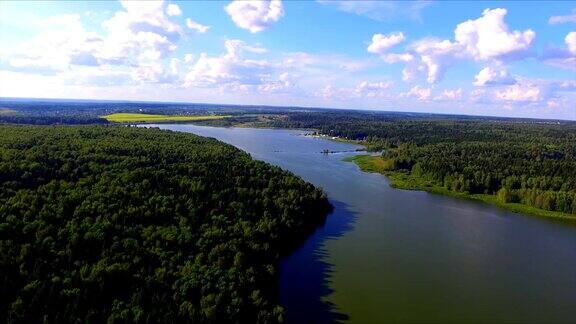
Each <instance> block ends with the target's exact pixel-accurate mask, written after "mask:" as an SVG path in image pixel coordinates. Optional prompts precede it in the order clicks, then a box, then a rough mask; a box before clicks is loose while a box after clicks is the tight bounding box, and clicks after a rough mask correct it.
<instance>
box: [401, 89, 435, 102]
mask: <svg viewBox="0 0 576 324" xmlns="http://www.w3.org/2000/svg"><path fill="white" fill-rule="evenodd" d="M431 95H432V89H430V88H423V87H420V86H414V87H413V88H412V89H410V90H409V91H408V92H402V93H400V95H399V97H400V98H416V99H417V100H420V101H426V100H428V99H430V96H431Z"/></svg>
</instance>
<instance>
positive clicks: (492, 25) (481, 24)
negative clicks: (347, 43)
mask: <svg viewBox="0 0 576 324" xmlns="http://www.w3.org/2000/svg"><path fill="white" fill-rule="evenodd" d="M506 14H507V10H506V9H502V8H497V9H486V10H484V11H483V12H482V16H481V17H480V18H477V19H474V20H467V21H465V22H462V23H460V24H458V25H457V26H456V28H455V30H454V41H451V40H440V39H435V38H425V39H421V40H418V41H415V42H413V43H412V44H410V45H409V46H408V47H407V48H406V52H405V53H385V54H383V55H381V57H382V59H383V60H384V61H385V62H387V63H397V62H403V63H405V64H406V67H405V69H404V70H403V72H402V73H403V79H404V80H405V81H411V80H413V79H414V78H415V77H416V76H417V75H419V74H422V73H425V74H426V75H427V77H426V79H427V81H428V82H429V83H436V82H438V81H440V80H441V79H442V77H443V75H444V73H445V71H446V69H447V68H448V67H449V66H450V65H452V64H454V63H455V62H456V61H458V60H465V59H469V60H475V61H482V62H504V61H508V60H512V59H520V58H523V57H525V56H526V55H528V53H529V50H530V48H531V46H532V43H533V41H534V38H535V35H536V33H535V32H534V31H533V30H531V29H527V30H524V31H517V30H514V31H510V30H509V28H508V26H507V25H506V23H505V21H504V18H505V16H506ZM373 43H374V42H373ZM385 44H387V43H385ZM388 48H389V47H388ZM388 48H385V49H384V50H387V49H388ZM375 49H376V47H374V51H373V52H376V50H375ZM380 54H382V53H380Z"/></svg>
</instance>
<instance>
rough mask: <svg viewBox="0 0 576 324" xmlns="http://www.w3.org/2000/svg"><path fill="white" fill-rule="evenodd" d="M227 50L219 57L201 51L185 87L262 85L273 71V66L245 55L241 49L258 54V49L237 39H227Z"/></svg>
mask: <svg viewBox="0 0 576 324" xmlns="http://www.w3.org/2000/svg"><path fill="white" fill-rule="evenodd" d="M224 46H225V48H226V53H224V54H222V55H220V56H209V55H208V54H206V53H202V54H200V57H199V58H198V60H197V61H196V63H195V64H194V65H193V66H192V68H191V69H190V71H189V72H188V74H187V75H186V86H189V87H191V86H196V87H211V86H212V87H213V86H216V87H218V86H236V87H238V86H240V85H242V86H248V85H261V84H263V83H265V82H266V79H267V78H268V77H269V76H270V74H271V72H272V65H271V64H270V63H269V62H267V61H265V60H254V59H247V58H244V55H243V53H244V52H246V51H247V52H252V53H255V52H256V53H257V52H261V50H262V49H261V48H259V47H253V46H248V45H246V43H244V42H243V41H240V40H226V41H225V44H224Z"/></svg>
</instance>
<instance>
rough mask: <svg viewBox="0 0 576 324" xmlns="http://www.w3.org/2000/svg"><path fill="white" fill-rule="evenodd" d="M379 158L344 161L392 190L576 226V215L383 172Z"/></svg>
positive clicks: (399, 173) (348, 159) (362, 157)
mask: <svg viewBox="0 0 576 324" xmlns="http://www.w3.org/2000/svg"><path fill="white" fill-rule="evenodd" d="M378 158H379V157H378V156H371V155H355V156H351V157H347V158H344V159H343V161H345V162H352V163H354V164H356V165H357V166H358V167H359V168H360V170H361V171H363V172H368V173H378V174H381V175H383V176H385V177H386V178H387V179H388V181H389V182H388V183H389V185H390V186H391V187H392V188H396V189H403V190H414V191H425V192H428V193H432V194H437V195H443V196H448V197H453V198H459V199H465V200H472V201H478V202H483V203H486V204H489V205H492V206H494V207H497V208H500V209H503V210H506V211H509V212H513V213H518V214H522V215H526V216H533V217H539V218H544V219H548V220H553V221H559V222H562V223H569V224H574V225H576V215H571V214H566V213H562V212H557V211H549V210H543V209H539V208H536V207H532V206H528V205H524V204H520V203H501V202H498V201H497V200H496V196H495V195H489V194H469V193H465V192H454V191H451V190H449V189H446V188H444V187H441V186H438V185H434V184H432V183H430V182H428V181H427V180H425V179H422V178H419V177H415V176H413V175H411V174H409V173H407V172H402V171H385V170H382V169H381V166H379V165H378V163H377V162H378V161H377V159H378Z"/></svg>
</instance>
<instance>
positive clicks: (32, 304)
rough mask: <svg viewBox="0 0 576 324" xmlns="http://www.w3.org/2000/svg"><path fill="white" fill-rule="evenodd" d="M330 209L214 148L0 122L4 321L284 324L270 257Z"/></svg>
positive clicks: (269, 170) (127, 133)
mask: <svg viewBox="0 0 576 324" xmlns="http://www.w3.org/2000/svg"><path fill="white" fill-rule="evenodd" d="M330 209H331V206H330V204H329V202H328V201H327V199H326V197H325V195H324V194H323V193H322V192H321V191H320V190H318V189H316V188H314V187H313V186H312V185H310V184H308V183H306V182H304V181H303V180H302V179H300V178H298V177H296V176H294V175H292V174H290V173H287V172H285V171H283V170H281V169H279V168H277V167H273V166H270V165H268V164H266V163H264V162H259V161H255V160H253V159H252V158H251V157H250V156H249V155H248V154H246V153H244V152H242V151H240V150H238V149H236V148H234V147H233V146H230V145H227V144H223V143H221V142H218V141H216V140H214V139H208V138H203V137H199V136H195V135H192V134H184V133H175V132H168V131H161V130H158V129H140V128H131V127H121V126H116V127H112V126H0V318H2V319H3V320H4V321H6V322H9V323H10V322H13V323H32V322H46V323H102V322H106V321H107V322H109V323H123V322H143V323H159V322H160V323H161V322H210V323H223V322H244V323H256V322H278V321H281V320H282V314H283V310H282V308H281V307H280V306H279V305H278V300H277V293H278V292H277V271H278V258H279V256H280V254H281V253H282V252H283V251H286V250H288V249H290V248H292V247H293V246H294V245H295V244H298V242H300V241H301V239H302V238H303V237H305V236H306V235H307V234H309V232H310V231H312V230H313V229H314V228H315V226H316V225H318V224H319V223H321V222H322V221H323V220H324V219H325V216H326V214H327V213H328V212H329V210H330Z"/></svg>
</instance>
